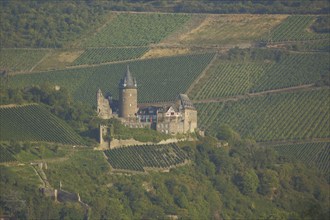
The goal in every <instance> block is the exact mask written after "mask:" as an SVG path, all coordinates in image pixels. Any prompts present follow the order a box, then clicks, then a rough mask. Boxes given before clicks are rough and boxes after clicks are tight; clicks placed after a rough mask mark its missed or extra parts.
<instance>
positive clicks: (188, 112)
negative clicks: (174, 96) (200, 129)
mask: <svg viewBox="0 0 330 220" xmlns="http://www.w3.org/2000/svg"><path fill="white" fill-rule="evenodd" d="M195 129H197V111H196V110H194V109H185V110H184V126H183V130H184V133H185V132H194V131H195Z"/></svg>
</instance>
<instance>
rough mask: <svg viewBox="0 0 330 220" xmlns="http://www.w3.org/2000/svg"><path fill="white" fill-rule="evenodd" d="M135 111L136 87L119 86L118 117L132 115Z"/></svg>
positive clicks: (136, 109)
mask: <svg viewBox="0 0 330 220" xmlns="http://www.w3.org/2000/svg"><path fill="white" fill-rule="evenodd" d="M137 111H138V108H137V89H136V88H121V89H120V90H119V117H122V118H129V117H134V115H135V114H136V113H137Z"/></svg>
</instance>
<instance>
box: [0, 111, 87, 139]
mask: <svg viewBox="0 0 330 220" xmlns="http://www.w3.org/2000/svg"><path fill="white" fill-rule="evenodd" d="M0 120H1V123H0V140H1V141H10V140H16V141H43V142H59V143H63V144H83V143H84V141H83V139H82V138H81V137H80V136H79V135H78V134H77V133H76V132H74V131H73V129H72V128H71V127H70V126H69V125H68V124H66V123H65V122H64V121H62V120H60V119H59V118H57V117H56V116H54V115H53V114H51V113H50V112H49V111H48V110H47V109H45V108H43V107H42V106H39V105H24V106H15V107H1V108H0Z"/></svg>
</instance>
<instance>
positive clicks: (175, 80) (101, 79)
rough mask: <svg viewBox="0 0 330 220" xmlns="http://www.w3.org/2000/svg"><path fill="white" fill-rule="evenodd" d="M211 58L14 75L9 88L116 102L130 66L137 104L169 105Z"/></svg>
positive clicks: (175, 58)
mask: <svg viewBox="0 0 330 220" xmlns="http://www.w3.org/2000/svg"><path fill="white" fill-rule="evenodd" d="M213 56H214V54H212V53H210V54H197V55H189V56H177V57H168V58H158V59H148V60H141V61H132V62H126V63H117V64H108V65H100V66H95V67H86V68H73V69H66V70H57V71H49V72H41V73H34V74H28V75H27V74H24V75H15V76H12V77H11V78H10V79H9V83H8V84H9V86H12V87H24V86H28V85H40V84H42V83H45V82H49V83H51V84H54V85H59V86H61V87H65V88H66V89H67V90H68V91H69V92H70V93H71V94H72V95H73V96H74V98H75V99H76V100H78V101H83V102H87V103H89V104H91V105H95V104H96V95H95V94H96V92H97V90H98V88H101V89H102V91H103V92H105V93H106V94H109V93H111V95H112V96H113V98H114V99H118V83H119V80H120V79H121V78H122V77H123V75H124V73H125V71H126V66H127V65H129V66H130V70H131V72H132V74H133V76H134V77H136V79H137V82H138V88H139V94H138V101H139V102H155V101H169V100H174V99H175V98H176V96H177V95H178V94H179V93H184V92H185V91H186V90H187V89H188V87H189V86H190V84H191V83H192V82H193V81H194V79H196V78H197V76H198V75H199V74H200V73H201V72H202V71H203V70H204V69H205V67H206V66H207V65H208V64H209V63H210V61H211V59H212V58H213ZM155 91H157V92H155Z"/></svg>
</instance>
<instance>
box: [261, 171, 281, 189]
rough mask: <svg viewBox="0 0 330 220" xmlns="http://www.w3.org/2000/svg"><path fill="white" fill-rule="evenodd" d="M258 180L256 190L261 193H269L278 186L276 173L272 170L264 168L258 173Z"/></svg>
mask: <svg viewBox="0 0 330 220" xmlns="http://www.w3.org/2000/svg"><path fill="white" fill-rule="evenodd" d="M259 180H260V184H259V187H258V192H259V193H260V194H262V195H270V194H272V192H273V190H274V189H276V188H277V187H279V180H278V174H277V172H275V171H274V170H269V169H266V170H264V171H263V172H262V173H260V174H259Z"/></svg>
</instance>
